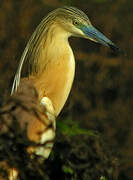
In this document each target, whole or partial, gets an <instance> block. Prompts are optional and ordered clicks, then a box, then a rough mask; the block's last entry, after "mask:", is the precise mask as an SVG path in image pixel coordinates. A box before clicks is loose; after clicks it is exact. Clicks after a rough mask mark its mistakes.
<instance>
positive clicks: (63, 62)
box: [11, 7, 119, 159]
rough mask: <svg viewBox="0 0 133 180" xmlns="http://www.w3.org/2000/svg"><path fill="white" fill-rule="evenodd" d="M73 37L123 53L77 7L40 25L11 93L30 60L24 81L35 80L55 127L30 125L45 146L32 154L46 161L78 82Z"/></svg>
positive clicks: (34, 137)
mask: <svg viewBox="0 0 133 180" xmlns="http://www.w3.org/2000/svg"><path fill="white" fill-rule="evenodd" d="M71 36H75V37H81V38H86V39H90V40H92V41H95V42H98V43H101V44H103V45H105V46H107V47H110V48H111V49H116V50H119V48H118V47H117V46H116V45H115V44H114V43H113V42H112V41H110V40H109V39H108V38H107V37H105V36H104V35H103V34H102V33H101V32H99V31H98V30H97V29H96V28H94V26H93V25H92V24H91V22H90V20H89V18H88V16H87V15H86V14H85V13H84V12H83V11H81V10H79V9H77V8H75V7H62V8H58V9H56V10H54V11H52V12H50V13H49V14H48V15H47V16H46V17H45V18H44V19H43V20H42V21H41V23H40V24H39V25H38V27H37V28H36V30H35V31H34V33H33V34H32V36H31V38H30V40H29V42H28V43H27V46H26V48H25V50H24V52H23V54H22V57H21V59H20V63H19V65H18V69H17V72H16V75H15V78H14V82H13V86H12V91H11V94H15V93H16V92H17V89H18V87H19V84H20V83H21V82H20V78H21V70H22V67H23V64H24V62H25V61H27V62H28V64H29V74H28V77H26V78H24V79H23V80H28V81H32V83H33V85H34V86H35V87H36V89H37V91H38V95H39V101H40V104H41V105H42V107H44V108H45V112H44V113H45V114H46V115H47V116H46V119H47V120H50V121H51V122H52V124H53V128H52V130H51V129H50V128H51V127H50V126H49V127H45V126H46V124H45V123H44V124H43V125H42V124H41V123H40V122H35V121H34V122H31V125H29V130H28V136H29V138H30V139H31V140H33V141H36V142H37V143H40V144H44V145H45V146H43V147H42V148H38V149H32V151H33V152H34V153H36V154H38V155H41V156H43V157H44V159H45V158H47V157H48V155H49V153H50V151H51V148H52V143H53V138H54V135H55V133H54V132H53V131H55V118H56V117H57V116H58V114H59V113H60V111H61V110H62V108H63V106H64V104H65V102H66V100H67V98H68V95H69V93H70V90H71V87H72V83H73V79H74V74H75V59H74V55H73V51H72V49H71V47H70V45H69V41H68V38H69V37H71ZM44 121H45V119H44ZM39 129H41V130H42V136H41V139H38V137H37V132H38V130H39ZM50 143H51V144H50ZM47 148H48V149H49V150H48V151H47Z"/></svg>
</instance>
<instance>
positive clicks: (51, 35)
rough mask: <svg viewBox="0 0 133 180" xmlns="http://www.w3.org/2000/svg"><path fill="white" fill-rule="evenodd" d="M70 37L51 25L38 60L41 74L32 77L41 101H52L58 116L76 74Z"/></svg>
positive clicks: (60, 28) (65, 32)
mask: <svg viewBox="0 0 133 180" xmlns="http://www.w3.org/2000/svg"><path fill="white" fill-rule="evenodd" d="M70 35H71V34H70V33H68V32H67V31H65V30H64V29H63V28H62V27H60V26H56V25H54V24H53V25H51V27H50V29H49V31H48V32H47V39H46V40H45V44H43V45H42V50H41V54H40V56H39V57H40V58H39V59H38V61H39V63H38V64H40V67H38V68H39V73H37V74H36V75H35V76H34V74H32V75H31V76H30V77H31V79H33V83H34V85H35V87H36V88H37V90H38V93H39V98H40V100H41V99H42V98H43V97H45V96H46V97H48V98H49V99H50V100H51V101H52V103H53V107H54V110H55V115H56V116H57V115H58V114H59V113H60V111H61V109H62V108H63V106H64V104H65V102H66V100H67V97H68V95H69V92H70V90H71V86H72V83H73V78H74V73H75V60H74V56H73V52H72V49H71V47H70V45H69V42H68V37H69V36H70ZM47 45H48V46H47ZM44 63H45V65H44ZM41 66H42V67H41ZM30 77H29V78H30Z"/></svg>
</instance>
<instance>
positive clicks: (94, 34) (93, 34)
mask: <svg viewBox="0 0 133 180" xmlns="http://www.w3.org/2000/svg"><path fill="white" fill-rule="evenodd" d="M81 29H82V31H83V32H84V34H85V36H86V38H88V39H91V40H93V41H95V42H99V43H100V44H103V45H105V46H107V47H110V48H111V49H112V50H113V51H119V52H120V51H121V49H120V48H119V47H118V46H116V45H115V44H114V43H113V42H112V41H111V40H109V39H108V38H107V37H105V36H104V35H103V34H102V33H101V32H100V31H98V30H97V29H96V28H94V27H93V26H83V27H82V28H81Z"/></svg>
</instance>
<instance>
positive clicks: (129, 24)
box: [0, 0, 133, 180]
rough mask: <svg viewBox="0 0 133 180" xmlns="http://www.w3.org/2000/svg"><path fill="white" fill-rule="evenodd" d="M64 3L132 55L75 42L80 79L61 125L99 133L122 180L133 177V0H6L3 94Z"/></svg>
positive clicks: (0, 10) (1, 16) (0, 60)
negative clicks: (40, 30) (38, 31)
mask: <svg viewBox="0 0 133 180" xmlns="http://www.w3.org/2000/svg"><path fill="white" fill-rule="evenodd" d="M63 5H73V6H76V7H78V8H79V9H81V10H83V11H84V12H85V13H86V14H87V15H88V16H89V18H90V20H91V22H92V24H93V25H94V26H95V27H96V28H97V29H99V30H100V31H101V32H103V33H104V34H105V35H106V36H107V37H108V38H110V39H111V40H112V41H113V42H114V43H116V44H117V45H119V46H120V47H121V48H122V49H124V50H125V51H126V54H127V56H123V55H117V54H115V53H113V52H111V50H110V49H108V48H106V47H103V46H101V45H99V44H96V43H93V42H91V41H89V40H85V39H78V38H71V39H70V44H71V46H72V49H73V51H74V55H75V59H76V77H75V80H74V84H73V88H72V91H71V94H70V96H69V99H68V101H67V104H66V105H65V107H64V110H63V111H62V113H61V114H60V116H59V118H58V121H62V120H64V119H66V120H67V119H69V120H70V119H71V120H73V121H77V122H78V123H79V124H80V126H81V127H83V128H86V129H94V130H97V131H99V132H100V133H101V134H102V135H104V136H105V138H106V139H107V141H109V144H110V145H111V146H112V147H113V150H114V152H115V153H116V154H118V155H119V158H120V175H119V176H120V177H119V178H120V179H127V180H128V179H132V177H133V172H132V169H133V143H132V140H133V123H132V119H133V110H132V109H133V93H132V92H133V83H132V82H133V75H132V68H133V61H132V59H133V51H132V44H133V41H132V32H133V21H132V19H133V14H132V12H133V2H132V0H128V1H126V0H118V1H114V0H90V1H88V0H82V1H81V0H73V1H70V0H64V1H63V0H48V1H47V2H45V1H44V0H38V1H36V0H29V1H27V0H23V1H16V0H12V1H11V0H6V1H4V0H1V3H0V88H1V91H0V94H1V95H3V97H4V96H6V95H9V93H10V90H11V84H12V81H13V77H14V75H15V72H16V69H17V65H18V62H19V60H20V57H21V54H22V52H23V50H24V47H25V46H26V43H27V41H28V39H29V37H30V36H31V34H32V32H33V31H34V30H35V28H36V26H37V25H38V24H39V23H40V21H41V20H42V18H43V17H44V16H46V15H47V13H48V12H50V11H51V10H53V9H55V8H57V7H60V6H63ZM0 103H1V104H2V99H1V102H0ZM57 130H58V129H57Z"/></svg>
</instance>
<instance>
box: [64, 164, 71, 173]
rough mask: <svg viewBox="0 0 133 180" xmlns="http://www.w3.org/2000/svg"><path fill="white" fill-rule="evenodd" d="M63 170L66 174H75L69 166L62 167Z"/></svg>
mask: <svg viewBox="0 0 133 180" xmlns="http://www.w3.org/2000/svg"><path fill="white" fill-rule="evenodd" d="M62 170H63V172H64V173H66V174H73V170H72V168H70V167H68V166H65V165H64V166H62Z"/></svg>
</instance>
